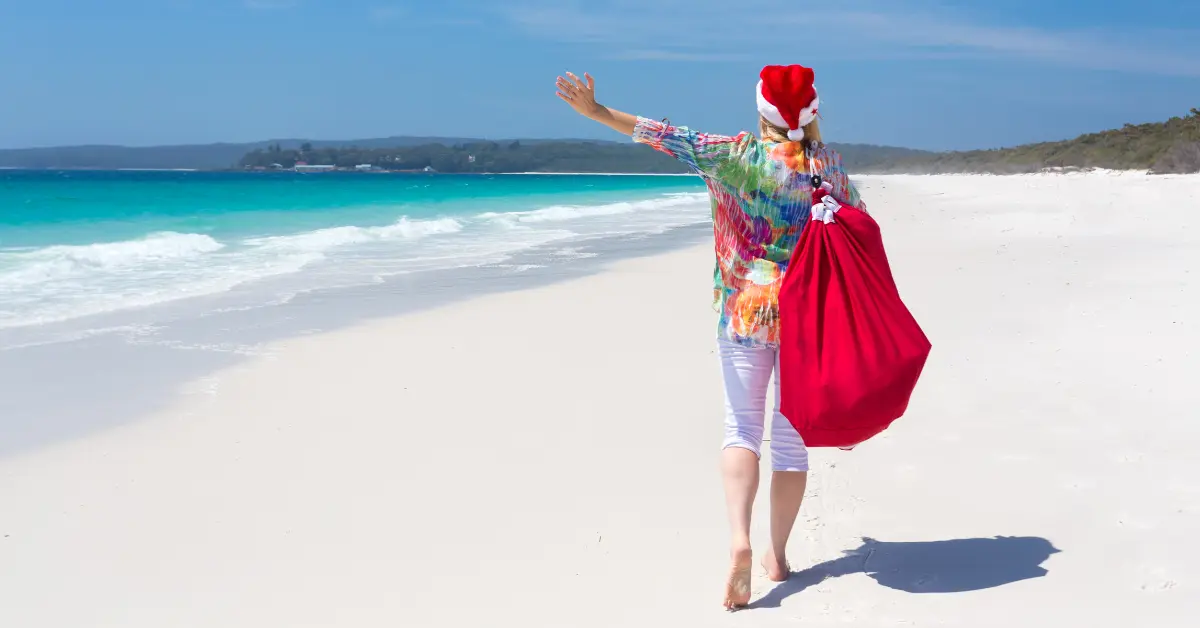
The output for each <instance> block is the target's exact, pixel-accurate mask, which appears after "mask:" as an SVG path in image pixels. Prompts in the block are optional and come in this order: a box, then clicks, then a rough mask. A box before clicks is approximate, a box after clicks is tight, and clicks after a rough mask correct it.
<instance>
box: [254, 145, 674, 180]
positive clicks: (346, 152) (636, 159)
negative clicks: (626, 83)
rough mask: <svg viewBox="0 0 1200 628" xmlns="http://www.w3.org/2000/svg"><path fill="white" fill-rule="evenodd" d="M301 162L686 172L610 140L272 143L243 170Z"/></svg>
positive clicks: (470, 169) (447, 169) (457, 169)
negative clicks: (381, 145) (376, 144)
mask: <svg viewBox="0 0 1200 628" xmlns="http://www.w3.org/2000/svg"><path fill="white" fill-rule="evenodd" d="M297 163H306V164H309V165H327V166H336V167H338V168H354V167H356V166H360V165H370V166H373V167H375V168H379V169H383V170H397V171H414V170H425V169H426V168H431V169H433V170H434V171H436V172H444V173H485V172H486V173H512V172H608V173H611V172H631V173H681V172H686V171H687V169H686V167H684V166H683V165H681V164H680V163H678V162H677V161H675V160H674V159H671V158H670V157H668V156H667V155H663V154H660V153H658V152H656V151H653V150H650V149H648V148H646V147H644V146H637V145H634V144H616V143H607V142H578V141H576V142H545V141H541V142H536V143H524V142H521V141H519V140H518V141H511V142H503V143H501V142H487V141H481V142H470V143H462V144H455V145H449V146H448V145H444V144H424V145H420V146H401V147H394V148H362V147H358V146H347V147H334V146H326V147H314V146H313V145H312V144H309V143H306V144H303V145H301V146H300V147H299V148H296V149H285V148H283V147H281V146H279V145H278V144H272V145H270V146H267V147H266V148H263V149H257V150H254V151H251V152H250V153H248V154H246V156H244V157H243V158H242V159H241V161H240V162H239V164H238V166H239V167H241V168H250V169H256V168H266V169H270V168H278V167H282V168H293V167H295V166H296V164H297Z"/></svg>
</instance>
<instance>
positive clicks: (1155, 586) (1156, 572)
mask: <svg viewBox="0 0 1200 628" xmlns="http://www.w3.org/2000/svg"><path fill="white" fill-rule="evenodd" d="M1142 571H1143V572H1144V575H1143V577H1142V579H1141V580H1142V583H1141V585H1140V586H1138V588H1139V589H1140V590H1142V591H1145V592H1146V593H1162V592H1164V591H1170V590H1171V589H1174V588H1175V587H1177V586H1179V583H1178V582H1176V581H1175V580H1173V579H1172V578H1170V577H1169V575H1168V574H1167V572H1166V570H1165V569H1162V568H1160V567H1152V568H1149V569H1143V570H1142Z"/></svg>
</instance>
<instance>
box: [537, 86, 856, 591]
mask: <svg viewBox="0 0 1200 628" xmlns="http://www.w3.org/2000/svg"><path fill="white" fill-rule="evenodd" d="M584 76H585V80H580V79H579V78H578V77H577V76H575V75H574V74H571V73H569V72H568V73H567V76H566V78H563V77H558V81H557V88H558V97H559V98H561V99H563V100H564V101H566V102H567V103H568V104H570V105H571V107H572V108H574V109H575V111H577V112H579V113H580V114H582V115H584V116H586V117H588V118H590V119H592V120H595V121H596V122H600V123H602V124H605V125H607V126H609V127H612V128H613V129H615V130H617V131H619V132H621V133H624V134H625V135H629V136H632V137H633V139H634V141H636V142H641V143H644V144H648V145H650V146H652V147H653V148H655V149H657V150H659V151H662V152H664V153H667V154H668V155H671V156H673V157H675V158H676V159H679V160H680V161H682V162H683V163H685V164H687V165H688V166H689V167H690V168H691V169H692V170H693V171H695V172H696V173H697V174H699V175H700V176H701V177H703V179H704V181H705V183H706V184H707V186H708V192H709V196H710V197H711V200H712V216H713V232H714V235H715V240H716V253H717V255H716V257H717V264H716V272H715V275H714V283H715V287H714V297H715V300H716V304H717V305H718V307H719V310H720V318H719V322H718V324H717V343H718V349H719V351H718V353H719V355H720V360H721V367H722V373H723V376H724V384H725V442H724V446H723V451H722V454H721V456H722V459H721V469H722V475H723V480H724V485H725V498H726V503H727V507H728V510H729V522H730V526H731V528H732V530H731V531H732V535H733V538H732V547H731V552H730V554H731V560H732V563H733V564H732V569H731V571H730V575H729V582H728V584H727V586H726V592H725V603H724V604H725V607H726V608H727V609H729V610H733V609H736V608H739V607H742V606H745V605H746V604H747V603H749V601H750V571H751V568H752V565H753V560H752V552H751V547H750V512H751V507H752V505H753V503H754V496H755V493H756V492H757V490H758V469H759V457H760V452H761V447H762V441H763V432H764V423H765V415H766V400H767V392H768V391H767V388H768V382H769V381H770V379H771V374H772V372H774V371H777V370H778V340H779V326H778V312H779V288H780V285H781V284H782V279H783V274H784V273H785V272H786V271H787V265H788V260H789V259H790V258H791V255H792V249H793V247H795V245H796V242H797V240H798V239H799V237H800V232H801V230H802V229H803V228H804V225H805V223H806V222H807V220H808V218H809V215H810V213H811V205H812V190H813V188H812V185H813V183H814V180H813V175H814V174H815V175H819V176H820V177H821V179H822V180H824V181H826V182H828V183H830V184H831V185H832V186H833V191H832V194H833V195H834V197H835V198H837V199H839V200H840V201H842V202H844V203H849V204H852V205H856V206H858V207H862V208H864V209H865V207H864V206H863V204H862V201H861V200H860V199H859V195H858V192H857V191H856V190H855V189H854V186H853V185H852V184H851V183H850V181H849V179H848V178H847V176H846V172H845V170H844V169H843V168H842V163H841V157H840V156H839V155H838V154H837V153H836V152H834V151H832V150H830V149H829V148H827V147H826V146H824V145H823V144H822V143H821V132H820V129H819V127H818V123H817V107H818V104H819V100H818V98H817V92H816V89H815V87H814V86H813V71H812V70H811V69H809V68H805V67H803V66H798V65H792V66H767V67H766V68H764V69H763V71H762V73H761V74H760V81H759V83H758V96H757V100H758V111H759V134H760V136H761V138H756V137H755V136H754V135H753V134H751V133H741V134H740V135H737V136H735V137H726V136H720V135H707V134H703V133H697V132H695V131H692V130H689V129H687V128H686V127H674V126H671V125H669V124H667V123H661V122H656V121H654V120H649V119H646V118H643V117H639V116H633V115H630V114H627V113H622V112H620V111H617V110H615V109H611V108H609V107H605V106H603V105H601V104H599V103H597V102H596V92H595V81H594V80H593V79H592V77H591V76H590V75H587V74H585V75H584ZM778 404H779V390H778V388H776V390H775V412H774V414H773V416H772V420H771V463H772V464H771V467H772V470H773V475H772V478H771V546H770V549H769V550H768V551H767V553H766V554H765V555H764V557H763V560H762V565H763V567H765V568H766V571H767V576H768V577H769V578H770V579H771V580H772V581H775V582H781V581H783V580H786V579H787V577H788V575H789V573H790V569H789V567H788V563H787V559H786V557H785V550H786V548H787V542H788V537H789V536H790V535H791V532H792V525H793V524H794V523H795V521H796V515H797V513H798V512H799V510H800V502H801V501H802V500H803V499H804V489H805V484H806V482H807V479H808V450H807V449H806V448H805V446H804V441H803V440H802V439H801V438H800V435H799V434H798V433H797V432H796V430H795V428H793V427H792V425H791V424H790V423H789V422H788V421H787V419H786V418H784V417H783V415H781V414H780V413H779V410H778V407H779V406H778Z"/></svg>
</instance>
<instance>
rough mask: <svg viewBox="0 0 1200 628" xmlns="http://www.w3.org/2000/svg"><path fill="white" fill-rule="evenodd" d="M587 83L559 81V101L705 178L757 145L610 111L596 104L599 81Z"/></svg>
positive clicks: (745, 137)
mask: <svg viewBox="0 0 1200 628" xmlns="http://www.w3.org/2000/svg"><path fill="white" fill-rule="evenodd" d="M583 76H584V78H585V79H586V80H580V79H579V77H577V76H575V75H574V74H571V73H570V72H567V78H563V77H561V76H560V77H558V80H557V82H556V83H555V86H556V87H557V88H558V97H559V98H561V99H563V100H564V101H566V103H567V104H569V105H571V108H572V109H574V110H575V111H577V112H579V113H580V114H581V115H583V116H586V117H587V118H589V119H592V120H595V121H596V122H599V123H601V124H604V125H606V126H608V127H610V128H612V129H614V130H616V131H617V132H618V133H623V134H625V135H629V136H632V137H633V140H634V141H635V142H639V143H642V144H648V145H649V146H651V147H653V148H654V149H655V150H657V151H661V152H664V153H666V154H668V155H670V156H672V157H674V158H676V159H678V160H679V161H682V162H683V163H685V164H687V166H688V167H689V168H691V169H692V170H694V171H696V172H697V173H699V174H701V175H705V176H713V175H715V174H716V173H717V171H718V170H719V169H720V168H721V166H722V165H723V164H725V163H727V162H728V161H729V159H730V157H731V155H732V154H733V152H734V149H735V148H736V147H737V146H738V145H739V144H741V143H743V142H744V141H753V136H752V135H750V134H748V133H743V134H741V135H739V136H737V137H727V136H724V135H709V134H707V133H697V132H696V131H692V130H691V129H688V128H686V127H675V126H671V125H669V124H667V123H666V122H657V121H654V120H649V119H647V118H642V117H639V116H634V115H630V114H628V113H624V112H621V111H617V110H615V109H609V108H608V107H605V106H604V105H601V104H599V103H597V102H596V81H595V79H593V78H592V76H591V75H590V74H584V75H583Z"/></svg>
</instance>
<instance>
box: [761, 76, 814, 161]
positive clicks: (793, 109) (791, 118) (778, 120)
mask: <svg viewBox="0 0 1200 628" xmlns="http://www.w3.org/2000/svg"><path fill="white" fill-rule="evenodd" d="M758 76H759V81H758V113H759V114H761V115H762V117H764V118H766V119H767V121H768V122H770V123H771V124H774V125H775V126H778V127H783V128H785V129H787V130H788V138H789V139H791V140H793V141H797V142H798V141H800V140H802V139H804V127H805V126H806V125H807V124H808V123H810V122H812V121H813V120H816V119H817V106H818V105H819V104H820V99H819V98H817V88H816V87H814V86H813V71H812V68H806V67H804V66H802V65H786V66H785V65H768V66H767V67H765V68H763V70H762V72H761V73H760V74H759V75H758Z"/></svg>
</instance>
